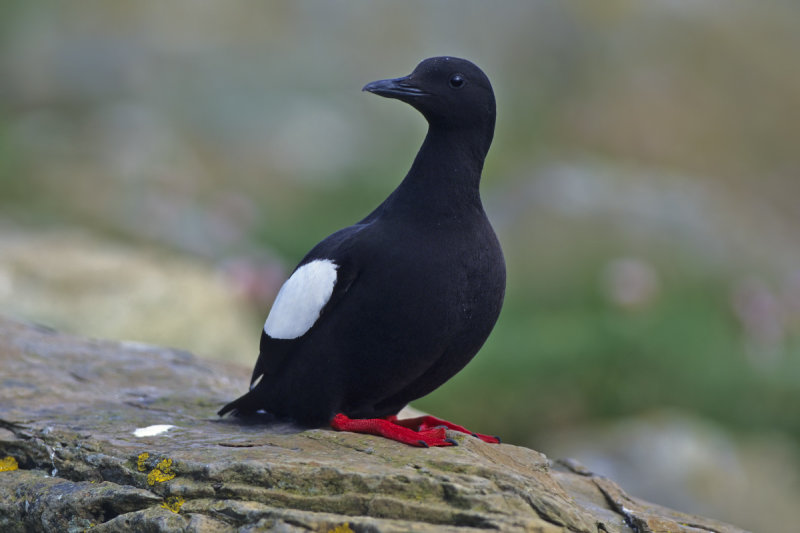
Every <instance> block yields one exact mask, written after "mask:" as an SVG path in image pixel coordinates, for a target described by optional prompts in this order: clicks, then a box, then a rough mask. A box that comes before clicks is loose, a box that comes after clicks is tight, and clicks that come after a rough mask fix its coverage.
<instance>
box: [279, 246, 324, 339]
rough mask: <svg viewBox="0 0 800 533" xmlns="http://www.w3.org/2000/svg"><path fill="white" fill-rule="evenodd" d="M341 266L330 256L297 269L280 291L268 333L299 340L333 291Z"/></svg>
mask: <svg viewBox="0 0 800 533" xmlns="http://www.w3.org/2000/svg"><path fill="white" fill-rule="evenodd" d="M337 268H338V266H337V265H336V263H334V262H333V261H331V260H330V259H316V260H314V261H311V262H310V263H306V264H305V265H303V266H301V267H300V268H298V269H297V270H295V271H294V274H292V276H291V277H290V278H289V279H288V280H286V283H284V284H283V286H282V287H281V290H280V291H278V296H277V297H276V298H275V303H274V304H272V310H270V312H269V316H268V317H267V321H266V322H264V333H266V334H267V335H269V336H270V337H272V338H273V339H296V338H297V337H299V336H301V335H303V334H304V333H305V332H306V331H308V330H309V329H310V328H311V326H313V325H314V323H315V322H316V321H317V319H318V318H319V314H320V312H321V311H322V308H323V307H325V304H326V303H328V300H330V298H331V294H333V286H334V285H335V284H336V269H337Z"/></svg>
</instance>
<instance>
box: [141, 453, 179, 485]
mask: <svg viewBox="0 0 800 533" xmlns="http://www.w3.org/2000/svg"><path fill="white" fill-rule="evenodd" d="M175 475H176V474H175V472H173V471H172V459H162V460H161V462H160V463H158V465H156V467H155V468H154V469H153V470H151V471H150V473H149V474H147V484H148V485H155V484H156V483H164V482H165V481H169V480H170V479H172V478H174V477H175Z"/></svg>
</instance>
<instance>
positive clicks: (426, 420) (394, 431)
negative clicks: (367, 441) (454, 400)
mask: <svg viewBox="0 0 800 533" xmlns="http://www.w3.org/2000/svg"><path fill="white" fill-rule="evenodd" d="M331 427H332V428H333V429H335V430H336V431H352V432H353V433H368V434H370V435H378V436H381V437H385V438H387V439H390V440H395V441H397V442H402V443H403V444H409V445H411V446H422V447H425V448H427V447H428V446H457V445H458V443H457V442H456V441H454V440H453V439H448V438H447V437H446V434H445V430H446V429H452V430H454V431H459V432H461V433H468V434H470V435H473V436H475V437H478V438H479V439H481V440H482V441H484V442H491V443H499V442H500V439H498V438H497V437H492V436H489V435H481V434H479V433H472V432H471V431H469V430H468V429H466V428H464V427H462V426H459V425H457V424H453V423H452V422H448V421H446V420H441V419H439V418H436V417H433V416H420V417H417V418H406V419H403V420H399V419H398V418H397V417H396V416H394V415H392V416H387V417H386V418H349V417H348V416H346V415H344V414H342V413H339V414H338V415H336V416H334V417H333V420H331Z"/></svg>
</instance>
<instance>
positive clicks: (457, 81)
mask: <svg viewBox="0 0 800 533" xmlns="http://www.w3.org/2000/svg"><path fill="white" fill-rule="evenodd" d="M466 82H467V80H465V79H464V76H462V75H461V74H453V75H452V76H451V77H450V81H449V82H448V84H449V85H450V87H451V88H452V89H460V88H462V87H463V86H464V84H465V83H466Z"/></svg>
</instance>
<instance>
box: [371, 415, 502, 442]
mask: <svg viewBox="0 0 800 533" xmlns="http://www.w3.org/2000/svg"><path fill="white" fill-rule="evenodd" d="M386 419H387V420H390V421H392V422H394V423H395V424H398V425H400V426H403V427H407V428H410V429H416V431H425V430H428V429H431V428H441V427H445V428H447V429H452V430H453V431H458V432H459V433H467V434H469V435H472V436H473V437H478V438H479V439H481V440H482V441H483V442H489V443H491V444H500V437H495V436H493V435H483V434H481V433H475V432H474V431H470V430H468V429H467V428H465V427H464V426H459V425H458V424H453V423H452V422H448V421H447V420H442V419H441V418H436V417H435V416H431V415H425V416H418V417H416V418H404V419H402V420H400V419H398V418H397V417H396V416H387V417H386Z"/></svg>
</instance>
